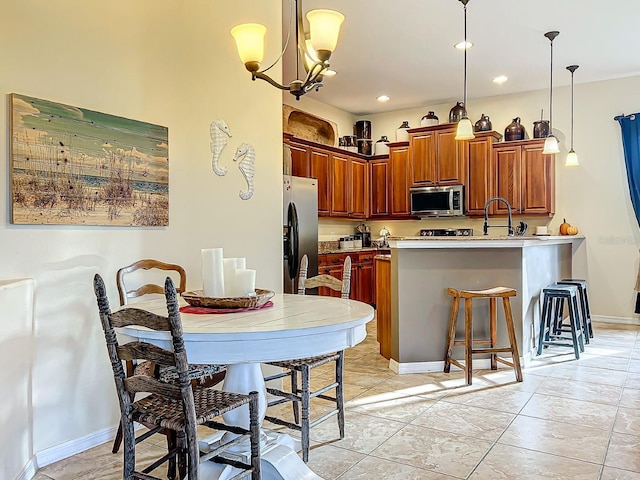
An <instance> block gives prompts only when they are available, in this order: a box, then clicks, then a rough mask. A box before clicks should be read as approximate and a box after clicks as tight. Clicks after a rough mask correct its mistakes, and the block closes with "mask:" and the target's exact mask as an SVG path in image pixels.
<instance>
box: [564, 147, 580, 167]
mask: <svg viewBox="0 0 640 480" xmlns="http://www.w3.org/2000/svg"><path fill="white" fill-rule="evenodd" d="M564 166H565V167H579V166H580V162H579V161H578V154H577V153H576V152H574V151H573V150H571V151H570V152H569V153H568V154H567V159H566V160H565V161H564Z"/></svg>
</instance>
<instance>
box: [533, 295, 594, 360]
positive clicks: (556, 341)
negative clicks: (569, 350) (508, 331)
mask: <svg viewBox="0 0 640 480" xmlns="http://www.w3.org/2000/svg"><path fill="white" fill-rule="evenodd" d="M565 300H566V301H567V305H568V307H569V325H568V328H569V330H568V331H569V332H570V333H571V338H570V339H569V338H567V337H563V336H561V335H560V334H561V333H563V332H566V331H567V330H566V328H564V327H562V321H563V319H562V315H563V311H564V301H565ZM583 335H584V332H583V329H582V322H581V319H580V311H579V310H578V287H577V286H575V285H558V284H555V285H549V286H547V287H545V288H543V289H542V317H541V318H540V335H539V336H538V355H540V354H542V348H543V347H547V346H549V345H555V346H563V347H573V352H574V354H575V356H576V359H579V358H580V352H584V342H583ZM562 340H565V342H563V341H562ZM566 340H571V343H567V342H566Z"/></svg>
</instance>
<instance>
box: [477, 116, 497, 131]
mask: <svg viewBox="0 0 640 480" xmlns="http://www.w3.org/2000/svg"><path fill="white" fill-rule="evenodd" d="M492 128H493V126H492V125H491V120H489V116H488V115H485V114H484V113H483V114H482V116H481V117H480V120H478V121H477V122H476V123H475V125H474V126H473V131H474V132H488V131H489V130H491V129H492Z"/></svg>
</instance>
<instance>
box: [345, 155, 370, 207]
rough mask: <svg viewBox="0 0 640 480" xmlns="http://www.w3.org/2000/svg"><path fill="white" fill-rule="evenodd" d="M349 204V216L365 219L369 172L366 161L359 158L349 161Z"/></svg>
mask: <svg viewBox="0 0 640 480" xmlns="http://www.w3.org/2000/svg"><path fill="white" fill-rule="evenodd" d="M349 163H350V165H349V170H350V172H349V173H350V182H349V185H348V187H350V189H348V191H349V190H350V197H351V204H350V209H349V216H350V217H352V218H363V219H364V218H367V215H368V214H369V175H368V173H369V170H368V168H367V161H366V160H362V159H359V158H350V159H349Z"/></svg>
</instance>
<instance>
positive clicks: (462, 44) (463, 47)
mask: <svg viewBox="0 0 640 480" xmlns="http://www.w3.org/2000/svg"><path fill="white" fill-rule="evenodd" d="M454 47H456V48H457V49H458V50H468V49H470V48H471V47H473V42H469V41H466V42H458V43H456V44H455V45H454Z"/></svg>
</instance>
